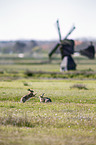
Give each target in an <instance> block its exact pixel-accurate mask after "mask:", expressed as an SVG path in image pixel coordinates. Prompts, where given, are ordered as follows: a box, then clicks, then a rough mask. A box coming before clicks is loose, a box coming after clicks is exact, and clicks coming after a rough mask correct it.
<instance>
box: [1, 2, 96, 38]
mask: <svg viewBox="0 0 96 145" xmlns="http://www.w3.org/2000/svg"><path fill="white" fill-rule="evenodd" d="M57 19H59V23H60V29H61V36H62V39H63V38H64V36H65V35H66V34H67V32H68V31H69V30H70V28H71V27H72V26H73V25H75V26H76V29H75V30H74V32H73V33H72V34H71V35H70V36H69V38H72V39H76V38H80V37H85V38H88V37H92V38H96V20H95V19H96V0H0V40H18V39H34V40H54V39H57V40H58V39H59V36H58V32H57V27H56V20H57Z"/></svg>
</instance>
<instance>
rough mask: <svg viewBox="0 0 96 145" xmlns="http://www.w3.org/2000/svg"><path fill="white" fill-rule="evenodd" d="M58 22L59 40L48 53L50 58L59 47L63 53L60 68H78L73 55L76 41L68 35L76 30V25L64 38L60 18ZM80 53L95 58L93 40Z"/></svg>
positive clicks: (64, 69)
mask: <svg viewBox="0 0 96 145" xmlns="http://www.w3.org/2000/svg"><path fill="white" fill-rule="evenodd" d="M56 22H57V28H58V34H59V42H58V43H57V44H56V46H55V47H54V48H52V49H51V51H50V52H49V54H48V55H49V58H51V57H52V55H53V54H54V53H55V52H56V50H57V49H58V48H59V49H60V53H61V58H62V62H61V65H60V70H61V71H67V70H76V63H75V61H74V59H73V58H72V56H71V55H72V54H74V53H75V51H74V46H75V41H74V40H72V39H68V36H69V35H70V34H71V33H72V32H73V31H74V29H75V26H73V27H72V28H71V29H70V31H69V32H68V33H67V35H66V36H65V38H64V39H63V40H62V39H61V32H60V26H59V20H57V21H56ZM79 53H80V54H81V55H84V56H87V57H88V58H89V59H94V57H95V49H94V46H93V45H92V42H91V44H90V46H88V47H87V48H84V49H82V50H80V51H79Z"/></svg>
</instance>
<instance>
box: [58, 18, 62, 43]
mask: <svg viewBox="0 0 96 145" xmlns="http://www.w3.org/2000/svg"><path fill="white" fill-rule="evenodd" d="M57 28H58V34H59V41H61V32H60V26H59V20H57Z"/></svg>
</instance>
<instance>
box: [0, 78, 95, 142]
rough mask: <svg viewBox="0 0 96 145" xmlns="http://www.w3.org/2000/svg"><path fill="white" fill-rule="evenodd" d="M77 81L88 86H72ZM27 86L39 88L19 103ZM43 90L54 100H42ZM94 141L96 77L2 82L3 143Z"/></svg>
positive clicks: (0, 119) (0, 126) (0, 137)
mask: <svg viewBox="0 0 96 145" xmlns="http://www.w3.org/2000/svg"><path fill="white" fill-rule="evenodd" d="M25 84H27V85H25ZM77 84H80V85H82V86H86V88H87V89H84V88H83V89H82V88H81V89H80V88H79V89H78V87H77V88H76V87H72V86H74V85H77ZM28 88H30V89H34V91H35V92H37V95H36V97H35V98H32V99H30V100H29V101H27V102H25V103H20V98H21V97H22V96H23V95H26V94H27V93H28V91H27V89H28ZM42 93H45V96H47V97H50V98H51V99H52V103H40V101H39V97H38V96H39V95H41V94H42ZM95 143H96V80H55V79H50V80H48V79H30V78H29V79H19V80H10V81H1V82H0V144H1V145H10V144H12V145H16V144H19V145H21V144H22V145H26V144H28V145H35V144H36V145H43V144H44V145H49V144H53V145H63V144H68V145H69V144H73V145H77V144H79V145H82V144H87V145H95Z"/></svg>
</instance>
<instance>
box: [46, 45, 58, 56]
mask: <svg viewBox="0 0 96 145" xmlns="http://www.w3.org/2000/svg"><path fill="white" fill-rule="evenodd" d="M59 46H60V43H57V44H56V46H55V47H54V48H53V49H51V51H50V52H49V54H48V55H49V58H51V56H52V55H53V53H54V52H55V51H56V50H57V48H58V47H59Z"/></svg>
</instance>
